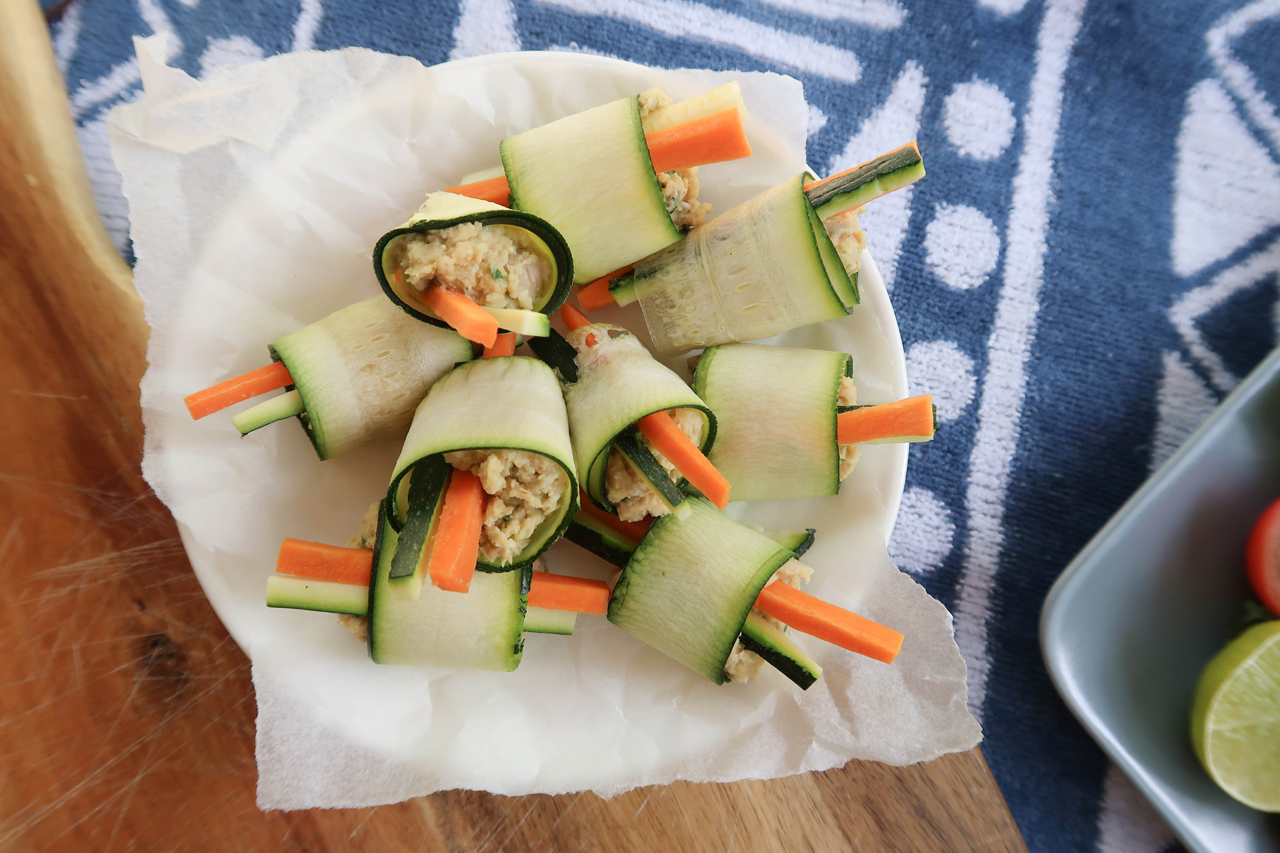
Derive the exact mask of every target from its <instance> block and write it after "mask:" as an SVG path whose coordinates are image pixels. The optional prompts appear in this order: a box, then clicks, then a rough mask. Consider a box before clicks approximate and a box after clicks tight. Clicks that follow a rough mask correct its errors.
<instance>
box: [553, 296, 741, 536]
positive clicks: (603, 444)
mask: <svg viewBox="0 0 1280 853" xmlns="http://www.w3.org/2000/svg"><path fill="white" fill-rule="evenodd" d="M560 314H561V316H562V317H563V318H564V320H565V323H566V325H568V326H569V328H570V330H571V331H570V332H569V336H568V338H567V339H566V343H567V346H562V345H560V344H559V342H558V341H557V342H556V343H552V342H551V339H548V340H547V341H539V342H537V343H534V344H531V345H532V346H533V347H534V350H535V352H539V351H540V352H541V354H543V356H544V358H546V359H548V360H549V363H552V364H554V365H556V366H557V370H558V372H559V374H560V376H561V378H562V379H563V380H564V381H565V386H564V395H565V405H566V408H567V409H568V412H569V426H570V431H571V433H572V435H573V452H574V459H575V461H576V463H577V465H578V470H579V471H581V472H582V478H583V489H584V492H585V494H586V495H587V497H588V499H589V500H590V501H591V503H593V504H595V506H597V507H599V508H600V509H603V510H605V511H607V512H612V513H616V514H617V515H618V517H619V518H621V519H623V520H624V521H639V520H641V519H643V518H645V517H646V516H651V515H652V516H659V515H665V514H667V513H668V512H675V513H677V514H678V515H681V516H683V515H686V514H687V513H688V507H687V506H685V504H684V502H685V495H684V493H683V492H682V491H681V489H680V486H681V484H683V483H687V484H689V485H691V486H692V487H693V488H696V489H697V490H698V491H700V492H702V493H703V494H705V495H707V496H708V497H710V498H711V499H712V500H713V501H714V502H715V503H716V504H717V505H718V506H721V507H723V506H724V505H725V504H726V502H727V499H726V496H727V494H728V487H727V486H728V484H727V483H725V482H724V478H723V477H720V475H719V474H718V473H717V472H716V471H715V469H714V468H713V467H712V466H711V463H710V462H708V461H707V457H706V452H707V451H708V450H709V449H710V448H711V446H712V445H713V444H714V442H715V437H716V419H715V415H714V414H712V412H711V409H709V408H708V407H707V405H706V403H704V402H703V401H702V400H701V399H700V398H699V397H698V395H697V394H695V393H694V392H693V391H692V390H691V389H690V388H689V386H688V385H687V384H685V382H684V380H683V379H681V378H680V377H679V376H677V375H676V374H675V373H674V372H673V371H672V370H671V369H670V368H668V367H667V366H666V365H664V364H662V363H661V362H659V361H657V360H656V359H655V358H654V357H653V356H652V355H650V354H649V351H648V350H647V349H645V346H644V344H642V343H641V342H640V341H639V339H637V338H636V336H635V335H633V334H632V333H631V332H630V331H628V330H627V329H625V328H623V327H622V326H615V325H611V324H608V323H590V322H588V321H587V319H586V318H585V317H584V316H582V314H581V312H579V311H577V310H576V309H575V308H573V306H571V305H566V306H564V307H563V308H562V309H561V311H560Z"/></svg>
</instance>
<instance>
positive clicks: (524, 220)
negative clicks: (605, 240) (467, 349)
mask: <svg viewBox="0 0 1280 853" xmlns="http://www.w3.org/2000/svg"><path fill="white" fill-rule="evenodd" d="M373 270H374V274H375V275H376V276H377V277H378V283H379V284H380V285H382V290H383V292H384V293H386V294H387V298H389V299H390V300H391V301H392V302H394V303H395V304H396V305H398V306H400V307H401V308H403V309H404V310H405V311H407V312H408V313H409V314H410V315H411V316H413V317H416V318H418V319H419V320H425V321H426V322H428V323H434V324H436V325H439V326H445V325H447V326H450V327H452V328H454V329H456V330H457V331H458V333H459V334H461V335H462V336H463V337H464V338H466V339H467V340H469V341H475V342H476V343H478V344H481V345H482V346H492V345H493V342H494V340H495V339H496V337H497V334H498V330H499V329H506V330H508V331H512V332H516V333H518V334H521V335H545V334H547V331H548V330H549V329H550V325H549V324H548V322H547V315H548V314H550V313H551V312H552V311H555V310H556V309H557V308H559V307H560V305H561V303H563V302H564V300H565V297H567V296H568V295H569V285H570V283H571V282H572V280H573V256H572V255H570V253H569V246H568V244H567V243H566V242H565V240H564V238H563V237H562V236H560V232H559V231H557V230H556V229H555V228H553V227H552V226H551V225H549V224H547V222H546V221H545V220H543V219H540V218H539V217H537V216H534V215H533V214H530V213H526V212H523V211H520V210H510V209H508V208H506V207H503V206H501V205H498V204H494V203H493V202H489V201H483V200H481V199H475V198H468V197H466V196H461V195H453V194H451V193H447V192H437V193H431V194H430V195H428V196H427V199H426V201H424V202H423V203H422V206H421V207H420V208H418V210H417V212H416V213H414V214H413V216H411V217H409V221H407V222H405V223H404V224H403V225H400V226H399V227H397V228H393V229H392V230H390V231H388V232H387V233H386V234H384V235H383V236H382V239H380V240H379V241H378V243H377V245H376V246H375V247H374V249H373Z"/></svg>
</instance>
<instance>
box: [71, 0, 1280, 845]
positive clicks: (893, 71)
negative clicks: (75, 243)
mask: <svg viewBox="0 0 1280 853" xmlns="http://www.w3.org/2000/svg"><path fill="white" fill-rule="evenodd" d="M162 31H165V32H170V33H172V34H173V36H174V37H173V38H171V39H170V41H169V45H170V50H171V56H170V62H171V63H172V64H173V65H175V66H178V67H181V68H183V69H184V70H186V71H187V72H188V73H190V74H192V75H195V76H200V75H201V74H203V73H207V72H208V71H209V70H210V69H212V68H215V67H219V66H222V65H225V64H229V63H241V62H247V61H252V60H255V59H259V58H262V57H264V56H268V55H271V54H275V53H280V52H287V51H292V50H307V49H313V48H314V49H330V48H339V47H345V46H349V45H356V46H362V47H367V48H371V49H374V50H379V51H385V52H389V53H397V54H405V55H409V56H413V57H416V58H418V59H419V60H421V61H422V62H424V63H426V64H434V63H438V62H444V61H446V60H449V59H457V58H462V57H466V56H471V55H475V54H481V53H492V52H501V51H512V50H548V49H554V50H571V51H582V52H589V53H600V54H606V55H610V56H616V57H619V58H622V59H627V60H631V61H635V62H641V63H646V64H650V65H655V66H662V67H707V68H716V69H744V70H772V71H779V72H783V73H787V74H791V75H793V76H795V77H797V78H798V79H800V80H801V81H802V82H803V83H804V87H805V93H806V97H807V98H808V100H809V102H810V104H811V106H810V112H809V127H808V132H809V160H810V163H811V165H812V166H813V167H815V168H816V169H817V170H818V171H819V172H820V173H821V174H824V175H825V174H830V173H833V172H835V171H838V170H840V169H843V168H846V167H848V166H851V165H855V164H857V163H859V162H862V161H864V160H866V159H869V158H870V157H872V156H875V155H877V154H879V153H881V152H883V151H886V150H888V149H890V148H892V147H895V146H897V145H899V144H901V143H902V142H904V141H907V140H910V139H918V140H919V144H920V149H921V151H922V153H923V155H924V158H925V161H926V165H927V167H928V169H929V177H928V178H927V179H926V180H925V181H922V182H921V183H919V184H917V185H915V186H913V187H910V188H907V189H904V190H902V191H899V192H897V193H894V194H892V195H890V196H887V197H885V198H884V199H881V200H879V201H877V202H876V203H875V204H874V205H873V206H871V207H870V208H869V209H868V210H867V212H866V214H865V215H864V216H863V218H862V222H863V225H864V227H865V228H866V230H867V232H868V240H869V244H870V246H871V249H872V251H873V253H874V255H875V257H876V260H877V262H878V264H879V265H880V268H881V270H882V272H883V274H884V277H885V280H886V283H887V284H888V285H889V287H890V293H891V296H892V299H893V301H894V304H895V309H896V311H897V316H898V321H899V324H900V326H901V330H902V335H903V340H904V345H905V347H906V352H907V367H908V374H909V376H910V378H911V381H912V386H913V392H914V393H923V392H932V393H933V394H934V395H935V400H936V402H937V406H938V417H939V420H940V421H941V423H942V427H941V429H940V431H939V433H938V438H937V439H936V440H935V441H933V442H932V443H930V444H923V445H915V446H913V447H912V449H911V463H910V467H909V469H908V474H907V490H906V493H905V495H904V498H903V503H902V510H901V514H900V517H899V521H898V527H897V530H896V532H895V536H894V541H893V543H892V544H891V545H890V553H891V554H892V555H893V556H894V558H895V560H896V561H897V563H898V564H899V565H900V566H901V567H902V568H903V569H904V570H906V571H908V572H911V573H912V574H913V575H914V576H915V577H916V578H917V579H919V580H920V581H921V582H922V583H923V584H924V585H925V586H926V587H927V588H928V589H929V591H930V592H931V593H932V594H933V595H935V596H936V597H937V598H939V599H940V600H941V601H942V602H943V603H945V604H946V605H947V606H948V607H949V608H950V609H951V611H952V612H953V613H954V614H955V620H956V636H957V641H958V642H959V644H960V648H961V651H962V652H963V653H964V655H965V658H966V660H967V662H968V665H969V668H970V703H971V707H972V710H973V712H974V714H975V715H976V716H977V717H978V719H979V720H980V721H981V722H982V724H983V727H984V730H985V733H986V740H985V743H984V746H983V749H984V753H985V755H986V757H987V760H988V762H989V763H990V765H991V768H992V770H993V772H994V774H995V776H996V779H997V781H998V782H999V784H1000V787H1001V789H1002V790H1003V792H1004V795H1005V797H1006V799H1007V800H1008V803H1009V806H1010V808H1011V809H1012V811H1013V814H1014V817H1015V819H1016V820H1017V823H1018V826H1019V828H1020V829H1021V831H1022V833H1023V834H1024V836H1025V838H1026V841H1027V844H1028V846H1029V847H1030V849H1031V850H1032V851H1036V852H1037V853H1040V851H1079V850H1099V851H1104V853H1112V851H1116V852H1117V853H1118V851H1125V853H1157V851H1165V850H1180V849H1181V847H1180V846H1179V845H1178V844H1177V842H1176V841H1175V840H1174V837H1173V835H1172V833H1171V832H1170V830H1169V829H1168V828H1167V827H1166V826H1165V825H1164V824H1163V823H1162V822H1161V820H1160V819H1159V817H1157V816H1156V815H1155V813H1154V812H1153V811H1152V810H1151V808H1150V807H1149V806H1148V805H1147V804H1146V803H1145V801H1143V799H1142V797H1141V796H1140V795H1139V794H1138V793H1137V791H1136V789H1134V788H1133V786H1132V784H1131V783H1129V782H1128V780H1127V779H1126V778H1125V777H1124V775H1123V774H1122V773H1120V772H1119V771H1118V770H1117V769H1116V768H1115V767H1114V766H1112V765H1111V764H1110V763H1109V762H1108V761H1107V759H1106V758H1105V756H1104V755H1103V754H1102V753H1101V751H1100V750H1099V749H1098V748H1097V747H1096V746H1095V745H1094V744H1093V742H1092V741H1091V740H1090V738H1089V737H1088V736H1087V735H1086V734H1085V732H1084V731H1083V729H1081V728H1080V727H1079V725H1077V724H1076V722H1075V720H1074V718H1072V716H1071V715H1070V713H1069V712H1068V711H1067V709H1066V707H1065V706H1064V705H1063V704H1062V702H1061V700H1060V699H1059V698H1058V696H1057V694H1056V692H1055V691H1054V689H1053V686H1052V684H1051V683H1050V681H1049V677H1048V675H1047V673H1046V671H1045V669H1044V665H1043V662H1042V660H1041V655H1040V649H1039V644H1038V640H1037V626H1038V620H1039V616H1040V608H1041V604H1042V603H1043V600H1044V597H1045V594H1046V593H1047V591H1048V589H1049V587H1050V586H1051V585H1052V583H1053V581H1054V580H1055V579H1056V577H1057V576H1058V574H1059V573H1060V572H1061V570H1062V569H1063V568H1064V567H1065V566H1066V564H1067V563H1068V562H1069V561H1070V560H1071V558H1072V557H1073V556H1074V555H1075V554H1076V552H1077V551H1078V550H1079V549H1080V548H1081V547H1083V545H1084V544H1085V543H1086V542H1087V541H1088V540H1089V538H1090V537H1091V536H1092V535H1093V533H1094V532H1095V531H1096V530H1097V529H1098V528H1099V527H1100V526H1101V525H1102V524H1103V523H1104V522H1105V521H1106V520H1107V518H1108V517H1109V516H1110V515H1111V514H1112V513H1113V512H1114V511H1115V510H1116V509H1118V508H1119V506H1120V505H1121V504H1122V503H1123V502H1124V500H1125V499H1126V498H1127V497H1128V496H1129V495H1130V494H1131V493H1132V492H1133V491H1134V490H1135V489H1136V488H1137V487H1138V486H1139V485H1140V484H1141V483H1142V481H1143V480H1144V479H1145V478H1146V477H1147V475H1148V474H1149V473H1150V472H1152V471H1153V470H1154V469H1155V468H1157V467H1158V466H1159V465H1160V463H1161V462H1162V461H1164V459H1166V458H1167V457H1168V456H1169V455H1170V454H1171V453H1172V452H1173V451H1174V450H1175V449H1176V448H1177V446H1178V445H1179V444H1180V443H1181V441H1182V440H1183V439H1185V438H1186V437H1187V436H1188V435H1189V434H1190V432H1191V431H1192V430H1193V429H1194V428H1195V427H1196V426H1197V425H1198V424H1199V423H1200V421H1201V420H1203V419H1204V418H1205V417H1206V416H1207V415H1208V413H1209V412H1210V411H1211V410H1212V408H1213V407H1214V406H1215V405H1216V404H1217V403H1218V402H1219V401H1220V400H1221V399H1222V397H1223V396H1224V395H1225V394H1226V393H1227V392H1229V391H1230V390H1231V389H1232V388H1233V387H1234V386H1235V385H1236V384H1238V383H1239V381H1240V379H1241V378H1242V377H1243V376H1244V375H1245V374H1246V373H1247V372H1248V371H1249V370H1250V369H1251V368H1252V367H1253V365H1254V364H1256V363H1257V362H1258V361H1259V360H1261V358H1262V357H1263V356H1264V355H1265V354H1266V352H1267V351H1268V350H1269V349H1270V348H1271V347H1272V346H1273V345H1274V344H1275V343H1276V335H1277V332H1276V329H1277V326H1278V325H1280V305H1278V304H1277V283H1278V281H1280V113H1278V112H1277V103H1280V51H1277V50H1276V46H1277V45H1278V44H1280V0H1254V2H1246V0H1209V2H1206V3H1202V4H1194V5H1191V4H1183V3H1176V2H1172V0H1150V2H1145V3H1136V2H1128V1H1127V0H1125V1H1123V2H1122V1H1121V0H962V2H943V0H823V2H816V0H815V1H814V2H809V0H742V2H727V0H702V2H693V1H692V0H460V2H453V0H448V2H431V3H428V4H421V3H408V2H405V0H383V2H378V3H372V2H342V3H339V2H336V0H281V2H273V3H263V4H242V3H232V2H229V0H73V2H71V3H70V5H68V6H66V7H65V8H64V9H63V10H62V12H61V15H60V16H59V18H58V20H57V21H56V22H55V23H54V24H53V26H52V37H53V44H54V52H55V55H56V57H57V60H58V63H59V66H60V67H61V68H62V71H63V75H64V77H65V79H66V82H67V91H68V95H69V97H70V100H71V105H72V111H73V113H74V116H75V119H76V123H77V127H78V129H79V134H80V142H81V146H82V148H83V151H84V156H85V160H86V164H87V166H88V169H89V174H90V178H91V181H92V183H93V186H94V190H95V193H96V197H97V201H98V205H99V209H100V211H101V213H102V216H103V219H104V221H105V222H106V224H107V228H108V231H109V232H110V233H111V235H112V237H113V239H114V240H115V242H116V245H117V247H118V248H119V249H120V251H121V252H122V253H123V254H124V255H125V256H126V257H130V256H131V252H130V248H129V240H128V220H127V207H126V205H125V201H124V199H123V197H122V196H121V193H120V181H119V177H118V175H117V174H116V173H115V171H114V168H113V166H112V164H111V158H110V153H109V149H108V146H107V134H106V129H105V116H106V113H107V111H108V110H109V109H110V108H111V107H113V106H115V105H118V104H121V103H125V102H128V101H130V100H132V99H135V98H137V97H139V96H140V93H141V83H140V79H139V72H138V66H137V63H136V61H135V60H134V59H133V45H132V42H131V38H132V36H134V35H150V34H152V33H155V32H162ZM748 106H749V105H748Z"/></svg>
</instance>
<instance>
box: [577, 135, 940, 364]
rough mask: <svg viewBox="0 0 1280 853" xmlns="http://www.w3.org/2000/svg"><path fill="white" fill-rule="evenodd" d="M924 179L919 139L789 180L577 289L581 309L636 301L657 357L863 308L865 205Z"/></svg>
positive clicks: (766, 333)
mask: <svg viewBox="0 0 1280 853" xmlns="http://www.w3.org/2000/svg"><path fill="white" fill-rule="evenodd" d="M923 176H924V164H923V162H922V161H921V159H920V152H919V149H918V148H917V147H916V144H915V143H914V142H910V143H908V144H906V145H904V146H902V147H901V148H898V149H895V150H894V151H890V152H889V153H887V154H883V155H881V156H880V157H877V158H876V159H874V160H872V161H870V162H867V163H864V164H862V165H861V166H856V167H854V168H852V169H849V170H846V171H844V172H841V173H839V174H837V175H833V176H831V177H830V178H827V179H826V180H823V181H813V180H812V176H811V175H809V174H808V173H801V174H800V175H797V176H796V177H794V178H792V179H790V180H787V181H784V182H783V183H781V184H779V185H778V186H776V187H774V188H773V189H771V190H768V191H766V192H764V193H762V194H760V195H758V196H756V197H755V198H753V199H751V200H750V201H748V202H746V203H745V204H741V205H738V206H737V207H735V208H733V209H732V210H729V211H727V212H725V213H722V214H721V215H719V216H717V217H716V218H715V219H713V220H711V221H710V222H708V223H706V224H705V225H702V226H699V227H698V228H695V229H693V230H692V231H690V232H689V236H688V237H686V238H685V239H684V240H682V241H680V242H679V243H675V244H673V245H670V246H668V247H666V248H664V249H663V250H662V251H659V252H656V253H654V254H653V255H650V256H649V257H646V258H644V259H643V260H641V261H637V262H636V263H635V264H634V266H633V267H631V268H626V269H618V270H616V271H615V272H613V273H609V274H607V275H605V276H603V277H601V278H600V279H598V280H596V281H594V282H592V283H591V284H590V285H588V286H587V287H584V288H582V289H580V290H579V293H578V298H579V301H580V302H581V304H582V307H583V309H584V310H587V311H592V310H595V309H597V308H600V307H604V306H605V305H609V304H613V303H617V304H619V305H629V304H631V303H632V302H639V303H640V307H641V309H642V310H643V311H644V318H645V323H646V324H647V325H648V327H649V334H650V335H651V337H652V338H653V344H654V346H655V347H656V348H657V350H658V351H659V352H660V353H663V354H674V353H680V352H687V351H688V350H692V349H697V348H699V347H707V346H712V345H714V344H723V343H732V342H734V341H746V340H756V339H759V338H767V337H770V336H772V335H777V334H781V333H782V332H786V331H789V330H790V329H795V328H799V327H800V326H806V325H809V324H811V323H820V322H822V321H824V320H833V319H836V318H838V317H843V316H845V315H847V314H848V313H849V311H850V310H852V308H853V306H854V305H856V304H857V303H858V270H859V268H860V266H861V259H862V249H863V248H864V247H865V245H866V237H865V234H864V233H863V232H862V230H861V229H859V228H858V218H857V217H858V210H859V208H860V207H861V206H862V205H864V204H866V203H867V202H868V201H871V200H873V199H875V198H878V197H879V196H881V195H884V194H885V193H888V192H892V191H893V190H895V189H899V188H901V187H904V186H906V185H908V184H910V183H913V182H914V181H917V180H919V179H920V178H921V177H923Z"/></svg>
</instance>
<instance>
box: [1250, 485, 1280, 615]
mask: <svg viewBox="0 0 1280 853" xmlns="http://www.w3.org/2000/svg"><path fill="white" fill-rule="evenodd" d="M1244 563H1245V566H1246V567H1247V568H1248V569H1249V582H1250V583H1252V584H1253V590H1254V592H1256V593H1257V594H1258V598H1260V599H1262V603H1263V604H1265V605H1266V606H1267V607H1268V608H1269V609H1270V610H1271V612H1272V613H1274V614H1276V615H1277V616H1280V500H1277V501H1276V502H1275V503H1273V504H1271V506H1269V507H1267V508H1266V510H1264V511H1263V513H1262V515H1260V516H1258V520H1257V521H1256V522H1254V524H1253V532H1252V533H1250V534H1249V544H1248V545H1246V546H1245V551H1244Z"/></svg>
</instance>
